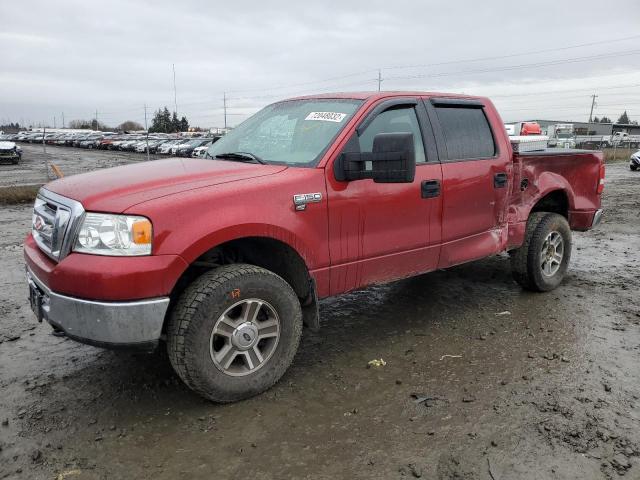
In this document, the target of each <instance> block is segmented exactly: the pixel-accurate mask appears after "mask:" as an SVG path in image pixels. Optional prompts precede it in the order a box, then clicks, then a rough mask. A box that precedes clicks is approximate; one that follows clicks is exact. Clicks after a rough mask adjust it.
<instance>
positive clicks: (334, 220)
mask: <svg viewBox="0 0 640 480" xmlns="http://www.w3.org/2000/svg"><path fill="white" fill-rule="evenodd" d="M381 107H382V108H381ZM372 115H373V116H374V117H373V119H372V118H371V116H372ZM361 125H367V126H366V127H365V128H364V129H360V130H361V131H360V132H359V134H358V131H356V132H354V133H353V136H352V137H351V139H350V141H349V142H348V143H347V146H346V147H345V149H344V150H343V151H345V152H346V151H348V152H354V151H355V152H361V153H364V152H371V150H372V146H373V138H374V137H375V135H377V134H378V133H396V132H404V133H407V132H410V133H412V134H413V137H414V142H415V152H416V176H415V179H414V181H413V182H412V183H375V182H374V181H373V180H371V179H365V180H356V181H350V182H339V181H337V180H336V179H335V176H334V172H333V165H332V163H331V162H329V164H328V166H327V169H326V172H327V173H326V174H327V196H328V201H329V253H330V256H331V265H332V267H331V272H330V279H331V280H330V281H331V294H332V295H334V294H338V293H342V292H346V291H348V290H352V289H354V288H358V287H361V286H364V285H369V284H372V283H376V282H384V281H388V280H391V279H395V278H402V277H406V276H411V275H414V274H418V273H422V272H426V271H429V270H434V269H435V268H436V267H437V264H438V254H439V249H440V234H441V232H440V229H441V225H440V213H441V208H442V195H441V181H442V171H441V168H440V163H439V162H438V159H437V154H436V153H435V145H433V143H434V141H433V137H432V133H431V129H430V126H429V121H428V118H427V116H426V111H425V110H424V107H423V105H422V104H419V103H417V102H413V103H411V102H407V100H406V99H405V100H404V101H397V100H395V101H390V100H387V101H385V102H383V103H382V105H378V106H377V107H376V106H374V107H373V109H372V112H371V113H370V114H369V115H368V116H366V117H365V120H364V121H363V122H362V123H361ZM426 142H430V145H429V146H430V147H433V148H427V149H425V143H426ZM334 160H335V159H334Z"/></svg>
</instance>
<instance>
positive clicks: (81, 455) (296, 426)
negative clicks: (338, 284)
mask: <svg viewBox="0 0 640 480" xmlns="http://www.w3.org/2000/svg"><path fill="white" fill-rule="evenodd" d="M608 176H609V181H608V185H607V189H606V195H605V197H604V204H605V208H606V209H607V214H606V216H605V220H604V223H603V224H602V225H601V226H600V227H599V228H598V229H597V230H594V231H591V232H587V233H575V235H574V248H573V258H572V266H571V269H570V272H569V274H568V276H567V278H566V280H565V282H564V283H563V284H562V285H561V287H560V288H558V289H557V290H555V291H553V292H550V293H546V294H533V293H528V292H524V291H522V290H521V289H520V288H519V287H518V286H517V285H516V284H515V283H514V282H513V281H512V280H511V276H510V273H509V261H508V258H507V257H506V256H497V257H494V258H490V259H487V260H484V261H480V262H477V263H473V264H469V265H465V266H460V267H457V268H454V269H451V270H449V271H446V272H436V273H432V274H428V275H424V276H420V277H417V278H413V279H409V280H404V281H399V282H396V283H393V284H390V285H386V286H378V287H374V288H369V289H366V290H362V291H358V292H354V293H352V294H349V295H345V296H342V297H340V298H335V299H330V300H327V301H324V302H323V303H322V307H321V314H322V329H321V331H320V332H319V333H311V332H309V331H305V333H304V335H303V341H302V345H301V348H300V351H299V353H298V355H297V357H296V359H295V362H294V365H293V366H292V368H291V369H290V371H289V372H288V373H287V374H286V375H285V377H284V378H283V379H282V381H280V383H278V384H277V385H276V386H275V387H274V388H273V389H271V390H270V391H268V392H267V393H265V394H263V395H261V396H259V397H256V398H254V399H251V400H248V401H244V402H240V403H236V404H231V405H215V404H211V403H208V402H206V401H204V400H202V399H200V398H199V397H197V396H196V395H195V394H193V393H191V392H190V391H189V390H187V388H185V387H184V386H183V385H182V384H181V382H180V381H179V379H178V378H177V377H176V375H175V374H173V372H172V371H171V367H170V365H169V363H168V361H167V358H166V356H165V355H163V354H162V353H157V354H152V355H133V354H127V353H122V352H111V351H105V350H100V349H96V348H93V347H88V346H83V345H79V344H76V343H74V342H72V341H70V340H66V339H64V338H62V339H61V338H56V337H54V336H52V335H50V334H49V332H50V328H49V327H48V326H47V325H41V324H38V323H37V322H36V320H35V319H34V317H33V315H32V314H31V312H30V310H29V306H28V304H27V301H26V287H25V282H24V274H23V266H22V258H21V257H22V255H21V248H20V243H21V240H22V238H23V237H24V235H25V234H26V232H27V228H28V223H29V215H30V206H29V205H20V206H11V207H4V208H3V209H2V210H1V211H0V222H1V224H2V232H3V235H2V237H1V238H0V249H1V250H0V251H1V252H2V260H1V262H2V263H1V266H2V268H1V269H0V289H1V290H0V291H1V292H2V297H1V303H0V315H1V317H0V318H1V320H0V321H1V322H2V329H0V342H1V343H0V420H1V421H2V424H1V425H0V449H1V451H0V478H25V479H55V478H57V479H73V480H75V479H114V478H115V479H133V478H154V479H175V478H190V479H191V478H194V479H199V478H202V479H205V478H206V479H211V478H220V479H227V478H243V479H244V478H255V479H272V478H273V479H275V478H277V479H280V478H313V479H325V478H326V479H336V478H340V479H341V478H363V479H365V478H366V479H390V478H391V479H393V478H414V477H415V478H418V477H422V478H426V479H443V480H444V479H465V480H471V479H489V480H506V479H510V480H511V479H601V478H618V477H620V476H621V475H624V476H625V477H624V478H632V479H640V368H638V364H639V362H640V294H639V293H640V281H639V280H638V274H639V273H640V268H639V267H640V174H637V173H636V174H634V173H632V172H630V171H629V170H628V167H627V166H626V165H625V164H614V165H610V166H609V167H608ZM380 358H382V359H384V360H385V361H386V365H385V366H383V367H379V368H367V362H368V361H370V360H372V359H380Z"/></svg>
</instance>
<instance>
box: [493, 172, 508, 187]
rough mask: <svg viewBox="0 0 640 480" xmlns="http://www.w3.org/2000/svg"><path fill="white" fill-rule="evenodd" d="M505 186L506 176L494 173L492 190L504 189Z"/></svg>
mask: <svg viewBox="0 0 640 480" xmlns="http://www.w3.org/2000/svg"><path fill="white" fill-rule="evenodd" d="M506 186H507V174H506V173H496V174H495V176H494V177H493V188H504V187H506Z"/></svg>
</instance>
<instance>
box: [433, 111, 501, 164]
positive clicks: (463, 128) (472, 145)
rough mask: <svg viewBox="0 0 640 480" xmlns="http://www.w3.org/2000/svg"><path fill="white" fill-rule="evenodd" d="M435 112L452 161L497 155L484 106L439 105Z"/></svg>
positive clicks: (448, 155) (448, 157) (449, 158)
mask: <svg viewBox="0 0 640 480" xmlns="http://www.w3.org/2000/svg"><path fill="white" fill-rule="evenodd" d="M435 111H436V114H437V116H438V121H439V123H440V126H441V128H442V133H443V135H444V140H445V144H446V147H447V159H448V160H449V161H453V160H471V159H481V158H491V157H494V156H495V154H496V146H495V141H494V139H493V134H492V132H491V127H490V126H489V121H488V120H487V117H486V116H485V114H484V110H483V109H482V108H480V107H460V106H453V105H436V107H435Z"/></svg>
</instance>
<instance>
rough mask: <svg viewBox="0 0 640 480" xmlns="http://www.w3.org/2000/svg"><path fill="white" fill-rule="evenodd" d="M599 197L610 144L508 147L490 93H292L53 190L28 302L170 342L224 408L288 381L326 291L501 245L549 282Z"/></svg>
mask: <svg viewBox="0 0 640 480" xmlns="http://www.w3.org/2000/svg"><path fill="white" fill-rule="evenodd" d="M603 188H604V164H603V160H602V155H601V153H599V152H591V151H579V150H566V149H559V150H543V151H537V152H527V153H522V152H521V153H514V152H513V150H512V146H511V144H510V142H509V137H508V136H507V133H506V132H505V129H504V127H503V123H502V120H501V119H500V117H499V115H498V113H497V112H496V109H495V108H494V106H493V104H492V103H491V102H490V101H489V100H488V99H486V98H478V97H470V96H466V95H451V94H441V93H420V92H393V93H357V94H356V93H348V94H332V95H317V96H308V97H301V98H295V99H291V100H286V101H282V102H277V103H274V104H272V105H270V106H267V107H266V108H264V109H263V110H261V111H260V112H258V113H257V114H255V115H254V116H253V117H251V118H250V119H248V120H247V121H245V122H244V123H242V124H241V125H240V126H238V127H237V128H235V129H233V130H232V131H231V132H230V133H228V134H227V135H226V136H224V137H223V138H222V139H220V140H219V141H218V142H216V143H214V144H213V145H211V147H210V148H209V150H208V151H207V154H206V156H205V157H202V158H199V159H191V158H189V159H186V158H174V159H167V160H159V161H154V162H153V163H138V164H136V165H130V166H124V167H117V168H112V169H108V170H100V171H96V172H92V173H88V174H83V175H76V176H72V177H67V178H64V179H61V180H57V181H55V182H52V183H50V184H48V185H46V186H44V187H43V188H42V189H41V190H40V193H39V194H38V197H37V199H36V202H35V206H34V210H33V227H32V233H31V234H30V235H29V236H28V237H27V238H26V240H25V244H24V254H25V259H26V266H27V277H28V283H29V292H30V301H31V305H32V308H33V310H34V312H35V313H36V315H37V316H38V318H39V319H40V320H42V319H44V320H46V321H47V322H49V323H50V324H51V325H52V326H53V327H54V329H55V330H56V331H57V332H58V333H60V334H65V335H67V336H68V337H69V338H71V339H74V340H78V341H80V342H84V343H88V344H92V345H96V346H100V347H112V348H118V347H121V348H124V347H133V348H143V349H153V348H156V347H157V346H158V345H159V343H160V340H162V341H163V342H164V341H166V345H167V348H168V352H169V356H170V359H171V362H172V364H173V367H174V368H175V370H176V371H177V373H178V374H179V376H180V377H181V378H182V379H183V380H184V382H185V383H186V384H187V385H188V386H189V387H191V388H192V389H193V390H195V391H196V392H198V393H200V394H201V395H203V396H205V397H207V398H209V399H211V400H214V401H218V402H228V401H234V400H238V399H242V398H246V397H249V396H251V395H255V394H257V393H260V392H262V391H264V390H265V389H267V388H269V387H270V386H272V385H273V384H274V383H275V382H276V381H277V380H278V379H279V378H280V377H281V376H282V375H283V373H284V372H285V370H286V369H287V368H288V367H289V365H290V364H291V362H292V360H293V357H294V355H295V353H296V350H297V348H298V344H299V341H300V336H301V332H302V326H303V324H305V325H307V326H308V327H310V328H318V326H319V318H318V300H319V299H321V298H325V297H329V296H332V295H338V294H341V293H344V292H347V291H350V290H353V289H356V288H362V287H364V286H366V285H371V284H375V283H382V282H389V281H392V280H396V279H399V278H403V277H408V276H412V275H417V274H421V273H424V272H429V271H432V270H436V269H442V268H447V267H450V266H453V265H458V264H461V263H465V262H470V261H472V260H477V259H480V258H484V257H487V256H490V255H495V254H497V253H499V252H505V251H507V252H509V253H510V255H511V267H512V270H513V275H514V278H515V280H516V281H517V282H518V283H519V284H520V285H522V287H524V288H526V289H529V290H534V291H548V290H551V289H553V288H555V287H557V286H558V285H559V284H560V282H561V281H562V278H563V276H564V275H565V272H566V270H567V267H568V265H569V257H570V255H571V230H587V229H589V228H591V227H593V226H594V225H596V224H597V223H598V222H599V221H600V218H601V215H602V210H601V209H600V197H601V193H602V190H603Z"/></svg>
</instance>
